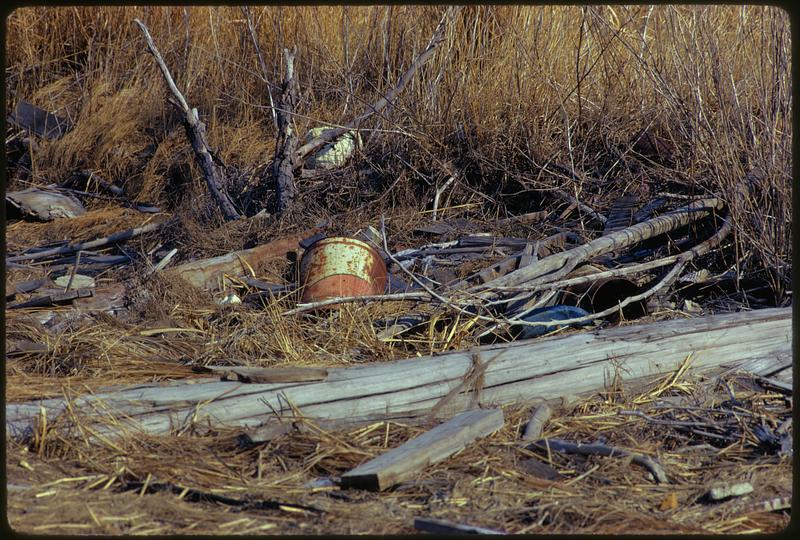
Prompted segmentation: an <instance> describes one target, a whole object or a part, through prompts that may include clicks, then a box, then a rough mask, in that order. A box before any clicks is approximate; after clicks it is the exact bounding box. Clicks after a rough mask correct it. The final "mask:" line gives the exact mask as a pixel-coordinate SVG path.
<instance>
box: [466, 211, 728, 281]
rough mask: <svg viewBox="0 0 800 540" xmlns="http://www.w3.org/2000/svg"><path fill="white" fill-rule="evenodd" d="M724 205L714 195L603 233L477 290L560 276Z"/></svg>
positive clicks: (683, 224) (549, 279)
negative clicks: (617, 229) (594, 258)
mask: <svg viewBox="0 0 800 540" xmlns="http://www.w3.org/2000/svg"><path fill="white" fill-rule="evenodd" d="M722 207H723V202H722V201H721V200H720V199H713V198H712V199H702V200H699V201H694V202H692V203H690V204H688V205H687V206H684V207H682V208H679V209H677V210H674V211H672V212H669V213H667V214H664V215H661V216H658V217H656V218H653V219H650V220H648V221H645V222H643V223H637V224H636V225H633V226H631V227H628V228H627V229H622V230H620V231H617V232H614V233H611V234H607V235H605V236H601V237H600V238H597V239H595V240H592V241H591V242H589V243H588V244H584V245H581V246H578V247H575V248H572V249H570V250H567V251H563V252H561V253H556V254H555V255H551V256H549V257H545V258H543V259H540V260H539V261H537V262H536V263H534V264H530V265H528V266H525V267H523V268H520V269H518V270H516V271H514V272H511V273H509V274H506V275H504V276H500V277H498V278H496V279H493V280H491V281H489V282H487V283H484V284H480V285H476V286H475V287H474V289H476V290H478V289H479V290H483V291H486V290H489V289H497V288H504V287H518V286H521V285H525V286H532V285H537V284H540V283H543V282H546V281H552V280H555V279H559V278H561V277H563V276H565V275H567V274H568V273H569V272H570V271H572V270H573V269H574V268H575V267H576V266H578V264H580V263H582V262H586V261H588V260H589V259H591V258H593V257H598V256H600V255H605V254H606V253H611V252H615V251H619V250H621V249H623V248H626V247H629V246H631V245H633V244H637V243H639V242H642V241H644V240H646V239H648V238H652V237H655V236H658V235H661V234H664V233H667V232H669V231H672V230H674V229H677V228H679V227H683V226H685V225H689V224H690V223H692V222H694V221H697V220H698V219H700V218H702V217H705V216H707V215H709V213H710V212H711V211H713V210H719V209H721V208H722Z"/></svg>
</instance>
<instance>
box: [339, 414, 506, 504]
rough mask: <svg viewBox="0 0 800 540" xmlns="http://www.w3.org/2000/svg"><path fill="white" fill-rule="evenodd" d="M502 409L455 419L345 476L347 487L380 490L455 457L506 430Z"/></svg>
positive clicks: (343, 479) (344, 486)
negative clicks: (481, 439)
mask: <svg viewBox="0 0 800 540" xmlns="http://www.w3.org/2000/svg"><path fill="white" fill-rule="evenodd" d="M503 422H504V419H503V410H502V409H476V410H472V411H467V412H463V413H461V414H459V415H456V416H454V417H453V418H451V419H450V420H448V421H447V422H445V423H443V424H440V425H438V426H436V427H435V428H433V429H432V430H430V431H428V432H426V433H423V434H422V435H420V436H419V437H417V438H415V439H412V440H410V441H408V442H407V443H405V444H403V445H401V446H398V447H397V448H395V449H393V450H391V451H389V452H387V453H385V454H383V455H381V456H378V457H377V458H375V459H372V460H370V461H368V462H366V463H364V464H363V465H360V466H358V467H356V468H355V469H353V470H352V471H350V472H347V473H345V474H343V475H342V487H343V488H360V489H367V490H370V491H380V490H383V489H386V488H388V487H390V486H392V485H394V484H397V483H399V482H402V481H403V480H405V479H407V478H409V477H411V476H413V475H414V474H415V473H417V472H419V471H420V470H421V469H423V468H424V467H427V466H428V465H432V464H434V463H438V462H440V461H442V460H444V459H447V458H448V457H450V456H452V455H453V454H455V453H456V452H458V451H459V450H461V449H463V448H464V447H466V446H467V445H468V444H470V443H471V442H473V441H474V440H475V439H477V438H479V437H485V436H487V435H489V434H491V433H494V432H495V431H497V430H498V429H500V428H501V427H503Z"/></svg>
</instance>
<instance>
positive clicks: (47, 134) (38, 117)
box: [6, 100, 72, 139]
mask: <svg viewBox="0 0 800 540" xmlns="http://www.w3.org/2000/svg"><path fill="white" fill-rule="evenodd" d="M6 119H7V120H8V123H9V124H13V125H15V126H17V127H19V128H22V129H24V130H27V131H31V132H33V133H35V134H36V135H39V136H40V137H44V138H45V139H58V138H59V137H61V136H62V135H64V134H65V133H66V132H68V131H69V130H70V129H71V128H72V125H71V124H70V122H69V120H66V119H64V118H61V117H59V116H56V115H55V114H52V113H49V112H47V111H45V110H44V109H40V108H39V107H37V106H36V105H33V104H32V103H28V102H27V101H24V100H20V101H19V102H18V103H17V106H16V107H15V108H14V112H12V113H11V114H9V115H8V117H7V118H6Z"/></svg>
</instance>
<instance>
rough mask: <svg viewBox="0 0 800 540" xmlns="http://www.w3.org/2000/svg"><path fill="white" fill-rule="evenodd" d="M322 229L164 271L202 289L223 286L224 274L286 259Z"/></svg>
mask: <svg viewBox="0 0 800 540" xmlns="http://www.w3.org/2000/svg"><path fill="white" fill-rule="evenodd" d="M321 230H322V229H321V227H314V228H312V229H308V230H305V231H303V232H301V233H298V234H294V235H291V236H287V237H285V238H279V239H278V240H274V241H272V242H269V243H266V244H263V245H260V246H256V247H254V248H250V249H243V250H241V251H233V252H231V253H227V254H225V255H219V256H217V257H211V258H209V259H200V260H197V261H190V262H187V263H183V264H181V265H178V266H176V267H174V268H171V269H169V270H164V271H163V273H164V274H165V275H175V276H180V277H181V278H182V279H183V280H184V281H186V282H188V283H189V284H191V285H193V286H195V287H198V288H201V289H218V288H221V287H222V285H223V280H224V277H225V275H228V276H244V275H245V274H247V273H249V272H250V269H252V268H258V267H259V266H260V265H262V264H263V263H264V262H266V261H269V260H272V259H280V258H285V257H286V255H287V254H288V253H294V252H297V251H299V250H300V242H301V241H302V240H303V239H304V238H306V237H308V236H311V235H314V234H316V233H318V232H320V231H321Z"/></svg>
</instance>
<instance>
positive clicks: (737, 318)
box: [6, 308, 792, 434]
mask: <svg viewBox="0 0 800 540" xmlns="http://www.w3.org/2000/svg"><path fill="white" fill-rule="evenodd" d="M791 317H792V314H791V308H781V309H764V310H758V311H751V312H740V313H732V314H726V315H717V316H709V317H700V318H695V319H682V320H672V321H662V322H658V323H653V324H639V325H631V326H622V327H617V328H612V329H609V330H600V331H595V332H582V333H575V334H571V335H567V336H554V337H549V338H538V339H532V340H524V341H517V342H513V343H508V344H496V345H488V346H484V347H478V348H475V349H471V350H469V351H454V352H450V353H445V354H440V355H435V356H424V357H419V358H409V359H404V360H398V361H392V362H381V363H374V364H364V365H358V366H353V367H348V368H328V377H327V379H326V380H324V381H317V382H306V383H274V384H245V383H241V382H229V381H218V380H209V379H201V380H198V379H190V380H184V381H178V382H173V383H169V384H165V385H163V386H162V385H160V384H142V385H138V386H134V387H128V388H122V389H114V390H109V391H107V392H102V391H99V392H97V393H96V394H94V395H89V396H83V397H79V398H76V399H74V400H72V409H73V410H74V411H75V412H76V414H81V415H83V418H82V421H83V422H90V421H91V420H92V417H95V418H96V419H97V420H98V423H97V425H96V426H94V428H95V429H96V431H97V432H98V433H99V434H113V433H118V432H121V431H125V430H130V429H133V430H144V431H146V432H149V433H168V432H170V431H171V430H174V429H181V428H184V427H185V426H186V425H187V424H188V423H194V424H195V425H197V426H199V427H202V426H210V427H214V426H228V427H237V426H238V427H241V428H245V429H247V428H259V427H265V426H269V425H271V424H276V423H279V422H280V420H279V418H278V416H282V415H287V416H294V415H295V409H293V408H292V407H290V406H289V405H288V404H289V403H291V404H292V405H293V406H294V407H296V410H299V411H300V412H301V413H302V414H303V415H304V416H306V417H309V418H314V419H320V420H336V419H346V418H354V417H372V418H375V417H378V416H380V415H396V416H401V415H402V416H416V415H422V414H427V413H428V412H430V410H431V408H432V407H433V406H434V405H436V404H437V403H438V402H440V401H441V399H442V398H443V397H444V396H446V395H447V394H448V393H449V392H450V391H451V390H452V389H453V388H455V387H457V386H459V385H461V384H462V383H463V382H464V378H465V377H466V376H467V375H468V374H469V373H470V370H471V369H473V367H474V361H473V355H474V354H477V355H479V361H480V363H481V364H483V363H484V362H486V361H487V360H489V359H490V358H493V357H495V356H496V355H498V353H502V354H499V356H497V357H496V358H495V359H494V360H493V361H492V362H491V364H490V365H488V366H487V369H486V371H485V372H484V373H483V385H482V388H481V389H480V399H479V400H478V405H479V406H493V405H499V404H505V403H514V402H530V403H531V404H537V403H540V402H543V401H548V400H552V399H558V398H559V397H560V396H562V395H564V394H574V395H579V394H581V393H586V392H594V391H598V390H602V389H603V388H605V385H606V383H607V382H608V381H611V380H613V378H614V376H615V373H619V376H620V377H621V379H622V380H623V382H631V381H641V380H652V379H654V378H656V377H658V376H663V375H664V374H667V373H671V372H673V371H674V370H675V369H676V368H677V367H678V366H680V365H681V363H683V362H684V361H685V360H686V358H687V356H689V355H690V354H691V355H692V358H691V369H692V370H695V371H696V372H704V371H708V370H712V369H719V368H721V367H729V368H730V367H736V366H738V365H746V366H747V369H748V370H749V371H752V372H754V373H757V374H759V375H763V376H771V375H772V374H773V373H776V372H778V371H780V370H781V369H784V368H786V367H788V366H791V363H792V356H791V350H792V331H791V329H792V325H791ZM476 393H477V392H476V389H475V388H471V387H465V388H464V389H463V390H462V391H460V392H459V393H458V395H457V396H455V397H454V398H453V399H451V400H450V401H449V402H448V403H447V406H446V407H444V408H443V409H442V410H441V411H440V413H441V414H440V416H439V417H440V418H449V417H451V416H453V415H454V414H457V413H459V412H462V411H464V410H467V409H469V408H471V407H474V404H473V400H474V398H475V394H476ZM40 405H41V406H42V407H44V408H45V411H46V412H47V416H48V422H50V421H52V420H54V419H55V417H57V416H58V415H59V414H61V413H62V412H63V411H64V409H65V403H64V400H63V399H46V400H41V401H34V402H29V403H9V404H7V405H6V427H7V430H8V433H9V434H15V433H21V432H23V431H24V430H25V429H27V428H29V427H30V425H31V422H32V421H33V420H34V419H35V418H36V417H37V416H38V415H39V407H40ZM112 414H113V415H116V416H118V417H119V425H118V426H115V425H112V424H110V423H109V422H108V421H107V417H108V415H112ZM100 421H102V422H100Z"/></svg>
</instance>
